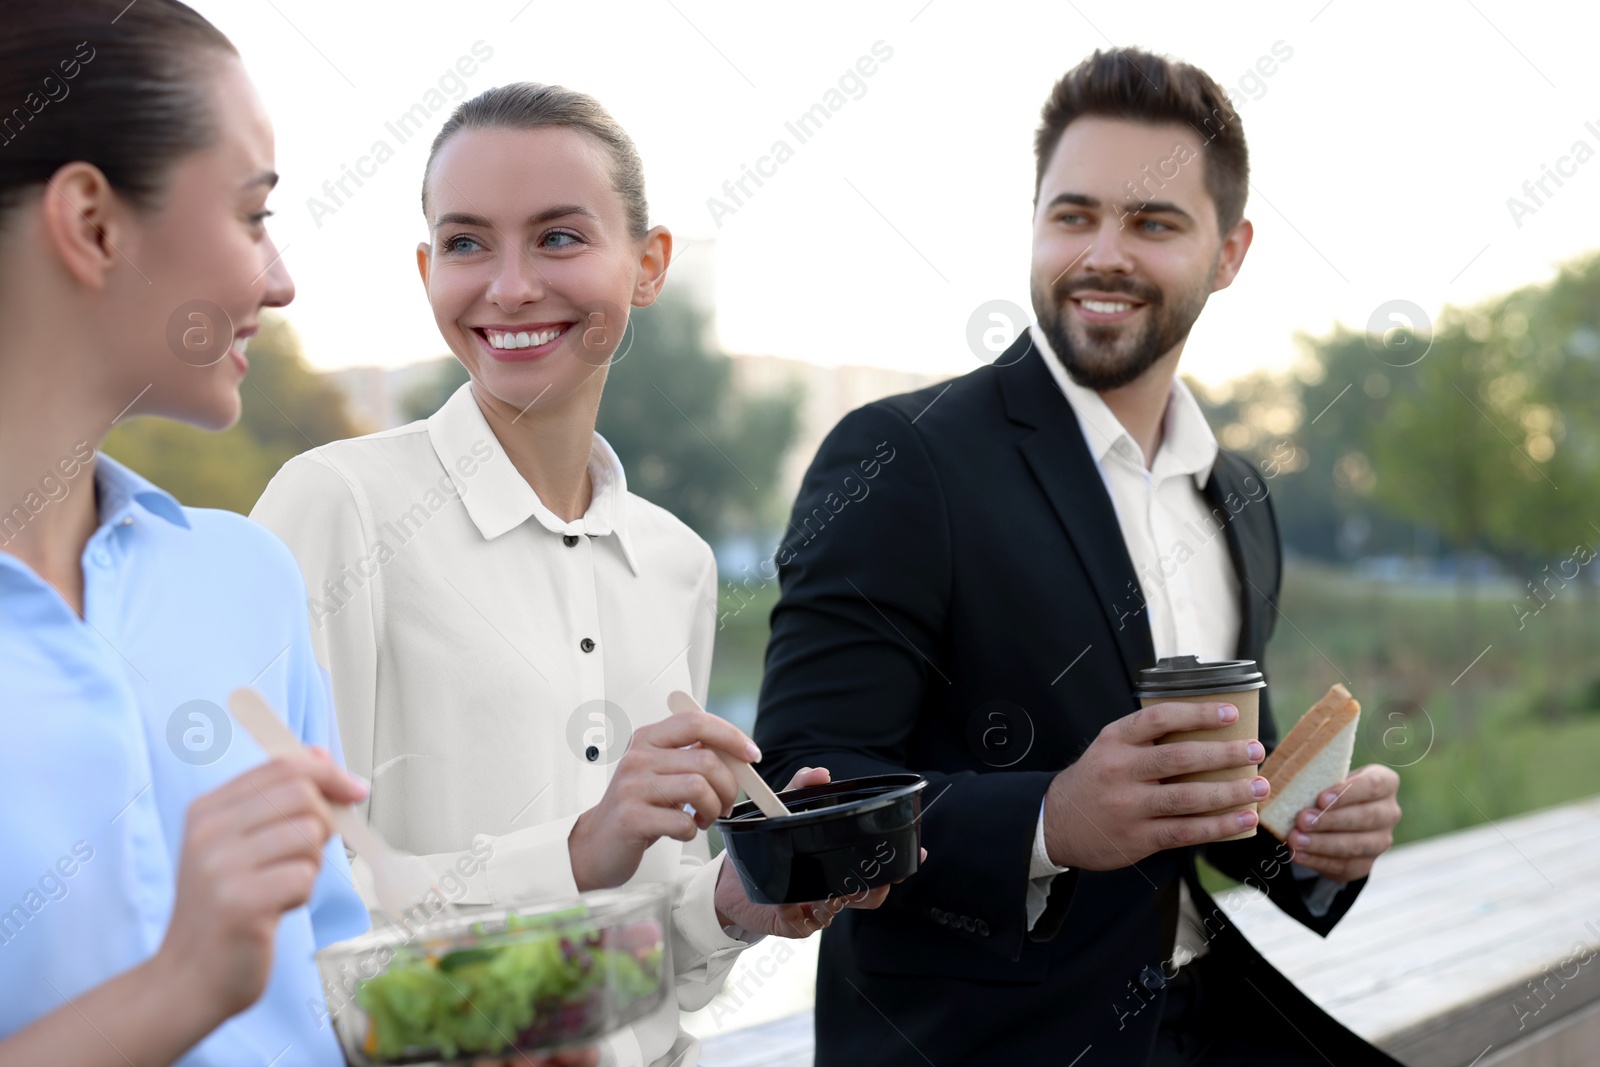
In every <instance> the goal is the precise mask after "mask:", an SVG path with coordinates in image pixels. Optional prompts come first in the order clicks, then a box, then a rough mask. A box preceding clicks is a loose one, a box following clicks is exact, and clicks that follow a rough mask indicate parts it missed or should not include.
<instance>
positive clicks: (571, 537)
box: [561, 534, 578, 548]
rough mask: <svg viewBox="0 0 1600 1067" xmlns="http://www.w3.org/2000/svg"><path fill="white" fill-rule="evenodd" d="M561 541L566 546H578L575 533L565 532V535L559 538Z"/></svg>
mask: <svg viewBox="0 0 1600 1067" xmlns="http://www.w3.org/2000/svg"><path fill="white" fill-rule="evenodd" d="M561 543H562V544H564V545H566V546H567V547H568V548H577V547H578V535H577V534H567V535H566V536H564V537H562V538H561Z"/></svg>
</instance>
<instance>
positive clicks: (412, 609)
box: [251, 383, 747, 1067]
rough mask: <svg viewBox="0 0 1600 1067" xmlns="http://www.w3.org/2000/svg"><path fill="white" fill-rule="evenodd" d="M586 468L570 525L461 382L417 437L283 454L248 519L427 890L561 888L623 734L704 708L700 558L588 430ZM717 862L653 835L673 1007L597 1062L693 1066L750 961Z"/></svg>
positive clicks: (705, 642)
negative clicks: (701, 1025)
mask: <svg viewBox="0 0 1600 1067" xmlns="http://www.w3.org/2000/svg"><path fill="white" fill-rule="evenodd" d="M589 472H590V475H591V478H592V480H593V484H594V495H593V501H592V503H591V504H590V505H589V509H588V511H587V512H586V513H585V514H584V515H583V517H582V518H580V519H577V520H575V521H572V522H565V521H563V520H562V519H560V518H558V517H557V516H556V515H555V514H554V513H553V512H551V511H550V510H549V509H548V508H546V507H545V506H544V504H543V503H541V502H540V500H539V498H538V496H537V495H536V494H535V493H534V491H533V489H532V488H531V487H530V486H529V485H528V483H527V482H526V481H525V480H524V479H523V478H522V476H521V475H520V474H519V473H518V472H517V470H516V468H515V467H514V466H513V465H512V464H511V461H510V460H509V459H508V458H507V456H506V454H505V451H504V450H503V449H502V448H501V447H500V442H499V440H498V439H497V438H496V437H495V434H494V431H493V430H492V429H491V428H490V426H489V424H488V422H487V421H486V420H485V419H484V416H483V413H482V412H481V411H480V410H479V408H478V405H477V401H476V400H474V398H473V396H472V392H471V384H470V383H468V384H467V385H463V386H462V387H461V388H460V389H459V390H457V391H456V393H455V394H454V395H453V396H451V398H450V399H449V400H448V401H447V402H446V403H445V405H444V406H443V407H442V408H440V409H439V411H438V412H437V413H436V414H434V415H433V416H432V417H431V418H429V419H427V420H425V421H421V422H414V423H411V424H410V425H408V426H402V427H399V428H397V429H394V430H388V431H385V432H383V433H376V434H371V435H369V436H366V437H358V438H354V439H352V440H348V441H338V442H335V443H333V444H329V445H324V446H322V447H320V448H316V449H313V450H312V451H310V452H306V453H304V454H302V455H300V456H297V457H296V458H294V459H292V460H290V461H289V462H288V463H286V464H285V465H284V467H283V469H282V470H281V471H279V472H278V474H277V476H276V477H274V478H273V480H272V483H271V484H270V485H268V486H267V489H266V492H265V493H263V494H262V497H261V499H260V500H259V501H258V502H257V504H256V506H255V510H254V511H253V512H252V513H251V516H252V517H253V518H255V519H257V520H259V521H260V522H262V523H264V524H265V525H266V526H267V527H269V528H270V529H272V530H273V531H274V532H276V533H277V534H278V535H279V536H280V537H282V538H283V540H284V541H285V542H287V543H288V545H289V547H290V548H291V549H292V550H293V551H294V553H295V556H296V557H297V558H298V559H299V561H300V566H301V569H302V571H303V572H304V575H305V581H306V587H307V589H308V590H309V592H310V601H309V609H310V614H311V633H312V638H313V641H314V644H315V646H316V650H317V655H318V657H319V658H320V659H321V660H322V662H323V665H324V666H326V667H327V668H328V670H329V672H330V673H331V674H332V676H333V687H334V704H335V708H336V710H337V713H338V719H339V733H340V736H341V738H342V739H343V744H344V750H345V758H346V760H347V761H348V763H349V766H350V769H351V770H352V771H354V772H356V773H357V774H361V775H364V776H366V777H367V778H369V779H371V781H372V793H371V796H370V798H369V799H368V801H367V818H368V821H369V822H370V823H371V825H372V826H373V827H375V828H376V829H377V830H378V831H379V832H380V833H381V834H382V835H383V836H384V837H385V838H386V839H387V840H388V841H389V842H391V843H392V844H394V845H395V846H396V847H397V848H402V849H406V850H409V851H412V852H415V853H418V854H420V855H422V856H424V858H425V859H426V860H427V861H428V862H429V863H430V865H432V866H433V867H434V869H435V870H436V871H437V872H439V873H440V874H441V875H442V874H444V872H446V871H450V872H453V875H452V876H454V877H459V872H460V871H462V870H469V871H472V872H473V873H472V874H471V876H470V877H468V878H466V879H464V881H465V882H466V887H465V892H466V895H465V896H464V897H455V899H457V900H458V901H466V902H469V903H503V902H505V901H508V900H510V899H513V898H517V897H526V896H529V895H537V896H570V895H572V894H575V893H576V892H577V886H576V884H575V883H574V881H573V876H572V865H571V860H570V857H569V855H568V852H567V835H568V833H569V832H570V831H571V829H572V825H573V823H574V822H575V821H576V820H577V817H578V816H579V814H581V813H582V812H584V811H585V810H587V809H589V808H591V807H593V806H594V805H595V804H596V803H597V802H598V801H599V800H600V797H601V795H602V794H603V793H604V792H605V789H606V784H607V783H608V782H609V781H610V778H611V772H612V769H613V768H614V767H615V765H616V760H618V759H619V758H620V757H621V756H622V753H623V752H624V751H625V750H626V748H627V745H628V740H629V737H630V730H631V728H632V727H637V726H644V725H646V724H648V723H652V722H655V721H657V720H659V719H662V718H664V717H665V716H666V715H667V714H668V712H667V694H668V693H670V692H671V691H673V690H674V689H683V690H686V691H688V692H690V693H693V694H694V695H695V697H696V698H697V699H699V700H700V701H701V702H702V703H704V701H705V697H706V689H707V683H708V678H709V675H710V670H711V647H712V638H713V635H714V633H715V619H716V598H717V572H716V564H715V561H714V560H713V558H712V554H711V550H710V548H709V547H708V546H707V545H706V543H705V542H704V541H702V540H701V539H700V538H699V537H698V536H696V535H695V533H694V532H693V531H692V530H690V529H689V528H688V527H687V526H685V525H684V524H683V523H682V522H680V521H678V520H677V519H676V518H674V517H673V516H672V515H671V514H670V513H668V512H667V511H664V510H663V509H661V508H659V507H657V506H655V505H654V504H651V503H649V502H648V501H646V500H643V499H641V498H640V497H637V496H634V495H633V494H631V493H629V492H628V491H627V483H626V481H625V480H624V478H623V473H622V466H621V464H620V463H619V462H618V460H617V456H616V453H615V452H613V451H612V450H611V447H610V446H609V445H608V444H606V442H605V440H604V439H603V438H601V437H600V435H599V434H596V435H595V438H594V447H593V450H592V452H591V455H590V460H589ZM530 520H532V521H530ZM708 858H709V850H708V848H707V844H706V837H705V835H704V834H703V833H702V834H699V835H697V836H696V837H695V839H694V840H693V841H692V842H689V843H687V844H685V843H682V842H679V841H675V840H672V839H670V838H663V839H661V840H659V841H657V842H656V843H655V844H654V845H653V846H652V847H651V848H650V849H649V850H648V851H647V852H646V854H645V857H644V861H643V863H641V864H640V867H639V871H638V873H637V874H636V875H635V876H634V878H633V879H631V881H630V884H632V883H639V882H647V881H648V882H665V883H669V884H671V885H673V886H674V889H675V895H674V907H673V913H672V914H673V923H672V927H673V929H672V931H671V933H672V958H673V965H674V970H675V972H676V975H677V993H678V995H677V999H676V1001H675V1002H674V1001H673V1000H672V999H670V998H669V999H668V1001H667V1002H666V1004H665V1005H663V1007H662V1009H661V1010H660V1011H659V1012H658V1013H657V1014H655V1015H653V1016H652V1017H651V1018H649V1019H648V1020H645V1021H644V1022H642V1023H640V1024H638V1025H636V1026H635V1027H633V1028H632V1030H631V1031H625V1032H623V1033H622V1034H619V1035H617V1036H616V1037H615V1038H613V1039H612V1040H611V1041H610V1042H608V1045H609V1046H610V1047H609V1048H607V1050H606V1053H607V1055H606V1058H605V1062H606V1063H608V1064H609V1063H613V1062H614V1063H616V1064H618V1065H619V1067H625V1065H640V1067H642V1065H644V1064H652V1065H663V1064H680V1063H682V1064H692V1063H694V1062H695V1061H696V1059H697V1058H698V1045H697V1044H696V1043H695V1042H694V1040H693V1038H691V1037H690V1036H689V1035H688V1034H685V1033H681V1032H680V1029H679V1026H678V1010H679V1008H680V1007H682V1008H684V1009H687V1010H694V1009H697V1008H700V1007H703V1006H704V1005H705V1004H706V1003H707V1002H709V1001H710V999H711V997H712V995H713V994H715V992H716V991H717V989H718V988H719V987H720V986H721V984H722V981H723V980H724V979H725V978H726V976H727V973H728V971H729V970H730V969H731V968H732V966H733V962H734V959H735V957H736V956H737V954H738V952H739V951H740V950H742V949H743V948H745V947H747V943H746V942H744V941H741V940H738V939H736V938H733V937H730V936H728V935H727V934H726V933H724V931H723V930H722V928H721V927H720V926H719V925H718V923H717V920H716V910H715V906H714V903H713V897H712V894H713V890H714V888H715V885H716V880H717V876H718V873H719V872H720V870H721V857H719V858H718V860H716V861H711V862H708ZM360 881H361V879H360V878H358V883H359V882H360ZM456 884H459V883H456ZM448 885H450V883H447V886H448ZM369 899H370V898H369Z"/></svg>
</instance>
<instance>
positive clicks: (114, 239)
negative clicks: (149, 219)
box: [39, 162, 133, 289]
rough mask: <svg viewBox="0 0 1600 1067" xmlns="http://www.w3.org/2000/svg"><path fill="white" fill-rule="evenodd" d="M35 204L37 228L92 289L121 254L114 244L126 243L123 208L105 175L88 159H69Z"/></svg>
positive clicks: (81, 279)
mask: <svg viewBox="0 0 1600 1067" xmlns="http://www.w3.org/2000/svg"><path fill="white" fill-rule="evenodd" d="M39 207H40V223H41V224H40V232H41V234H42V236H43V237H44V240H45V243H46V244H47V245H48V246H49V247H50V249H51V250H53V251H54V252H55V253H56V255H58V256H59V257H61V262H62V264H63V265H65V266H66V268H67V271H68V272H69V273H70V274H71V275H72V276H73V277H74V278H76V279H77V280H78V281H79V282H81V283H82V284H84V285H86V286H88V287H89V288H91V289H99V288H101V287H102V286H104V285H105V280H106V274H107V273H108V272H109V271H110V270H111V269H112V268H114V267H115V266H116V262H117V260H118V259H123V258H126V251H127V250H126V249H122V248H119V245H126V244H130V243H131V242H130V241H129V240H128V239H127V238H128V226H127V224H126V213H125V208H124V207H123V205H122V204H121V203H120V202H119V201H118V200H117V197H116V194H115V192H114V191H113V190H112V188H111V183H110V181H108V180H107V179H106V176H105V174H104V173H102V172H101V170H100V168H99V167H97V166H95V165H94V164H92V163H84V162H74V163H68V164H66V165H65V166H63V167H62V168H61V169H60V170H58V171H56V172H55V174H54V175H53V176H51V178H50V181H49V183H48V184H47V185H46V186H45V189H44V192H43V194H41V199H40V202H39ZM128 262H129V263H132V262H133V260H131V259H129V260H128Z"/></svg>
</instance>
